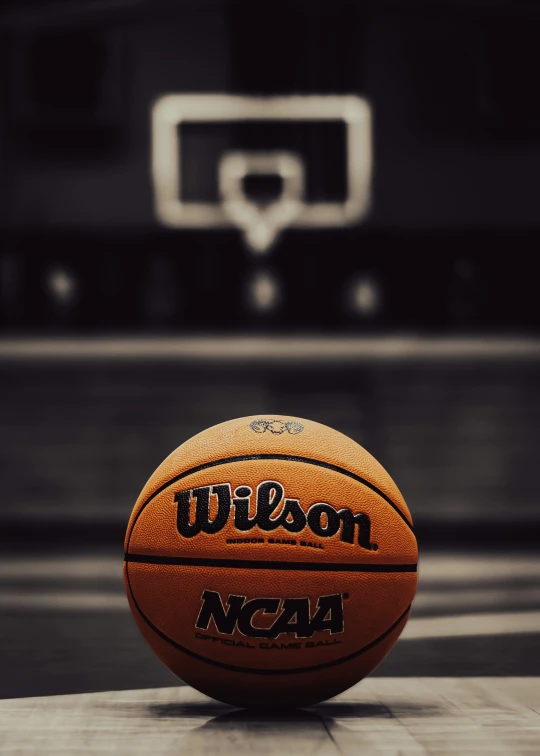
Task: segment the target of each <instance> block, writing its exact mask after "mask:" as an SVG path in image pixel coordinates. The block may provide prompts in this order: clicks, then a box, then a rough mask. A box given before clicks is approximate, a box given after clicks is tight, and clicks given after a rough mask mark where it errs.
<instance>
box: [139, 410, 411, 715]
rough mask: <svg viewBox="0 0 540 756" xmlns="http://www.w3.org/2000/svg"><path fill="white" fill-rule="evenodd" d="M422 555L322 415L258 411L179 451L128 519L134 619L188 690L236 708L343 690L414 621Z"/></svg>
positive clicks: (395, 502) (405, 513)
mask: <svg viewBox="0 0 540 756" xmlns="http://www.w3.org/2000/svg"><path fill="white" fill-rule="evenodd" d="M417 558H418V550H417V545H416V539H415V537H414V534H413V528H412V520H411V515H410V513H409V510H408V508H407V505H406V504H405V501H404V500H403V497H402V496H401V494H400V492H399V490H398V488H397V486H396V484H395V483H394V482H393V480H392V479H391V478H390V476H389V475H388V473H387V472H386V471H385V470H384V469H383V467H382V466H381V465H380V464H379V463H378V462H377V461H376V460H375V459H374V458H373V457H372V456H371V455H370V454H369V453H368V452H367V451H366V450H365V449H363V448H362V447H361V446H359V445H358V444H357V443H355V442H354V441H352V440H351V439H350V438H348V437H347V436H344V435H343V434H342V433H339V432H337V431H335V430H332V429H331V428H328V427H326V426H324V425H321V424H319V423H316V422H312V421H310V420H304V419H301V418H295V417H288V416H282V415H272V416H266V415H261V416H259V415H257V416H253V417H243V418H239V419H236V420H231V421H229V422H226V423H221V424H220V425H216V426H214V427H213V428H209V429H208V430H205V431H203V432H202V433H199V434H198V435H196V436H194V437H193V438H191V439H189V440H188V441H186V443H184V444H182V445H181V446H180V447H178V449H176V450H175V451H174V452H173V453H172V454H171V455H170V456H169V457H167V459H166V460H165V461H164V462H163V463H162V464H161V465H160V466H159V467H158V469H157V470H156V471H155V472H154V474H153V475H152V476H151V478H150V480H149V481H148V482H147V484H146V485H145V487H144V489H143V491H142V493H141V495H140V496H139V499H138V501H137V503H136V504H135V508H134V509H133V513H132V515H131V518H130V521H129V525H128V529H127V533H126V539H125V561H124V577H125V584H126V591H127V595H128V599H129V603H130V606H131V609H132V612H133V615H134V617H135V620H136V621H137V624H138V626H139V628H140V630H141V632H142V634H143V636H144V637H145V639H146V640H147V642H148V643H149V645H150V646H151V647H152V649H153V650H154V652H155V653H156V654H157V656H158V657H159V658H160V659H161V660H162V661H163V662H164V663H165V664H166V665H167V667H169V669H171V670H172V671H173V672H174V673H175V674H176V675H178V677H180V678H181V679H182V680H183V681H184V682H186V683H187V684H189V685H191V686H192V687H194V688H196V689H197V690H199V691H201V692H203V693H206V694H207V695H209V696H212V697H213V698H217V699H219V700H221V701H224V702H226V703H230V704H234V705H237V706H289V705H290V706H305V705H309V704H313V703H316V702H319V701H322V700H324V699H327V698H331V697H332V696H335V695H337V694H338V693H340V692H342V691H343V690H346V689H347V688H349V687H350V686H352V685H354V684H355V683H356V682H358V681H359V680H361V679H362V678H363V677H365V676H366V675H367V674H369V673H370V672H371V671H372V670H373V669H374V667H376V666H377V664H379V662H380V661H381V660H382V659H383V658H384V657H385V656H386V654H387V653H388V651H389V650H390V649H391V648H392V646H393V645H394V643H395V642H396V640H397V638H398V636H399V635H400V633H401V631H402V630H403V627H404V626H405V623H406V622H407V619H408V616H409V612H410V608H411V602H412V600H413V598H414V595H415V591H416V582H417Z"/></svg>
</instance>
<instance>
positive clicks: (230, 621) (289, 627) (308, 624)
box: [195, 591, 347, 638]
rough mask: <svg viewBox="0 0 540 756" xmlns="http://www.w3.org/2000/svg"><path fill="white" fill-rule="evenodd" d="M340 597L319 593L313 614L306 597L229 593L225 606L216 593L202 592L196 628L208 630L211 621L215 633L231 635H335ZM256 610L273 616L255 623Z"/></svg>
mask: <svg viewBox="0 0 540 756" xmlns="http://www.w3.org/2000/svg"><path fill="white" fill-rule="evenodd" d="M346 597H347V595H346V594H345V598H346ZM343 598H344V595H343V594H341V593H335V594H333V595H332V596H320V597H319V598H318V599H317V605H316V607H315V610H314V612H313V613H312V612H311V607H310V601H309V598H285V599H283V598H281V599H280V598H255V599H251V600H250V601H246V597H245V596H235V595H234V594H230V596H229V598H228V599H227V607H225V606H224V605H223V602H222V600H221V596H220V595H219V593H217V592H215V591H204V593H203V595H202V596H201V599H202V602H203V603H202V606H201V610H200V612H199V616H198V617H197V621H196V623H195V627H197V628H198V629H199V630H208V627H209V625H210V621H211V620H212V621H213V622H214V625H215V627H216V630H217V631H218V633H221V634H223V635H232V634H233V633H234V631H235V630H238V631H239V632H240V633H242V635H245V636H247V637H248V638H277V637H278V636H279V635H282V634H283V633H294V635H295V636H296V637H297V638H311V637H312V636H313V635H314V634H315V633H320V632H324V631H327V632H329V633H330V634H332V635H334V634H335V633H342V632H343ZM259 612H261V613H262V614H263V615H265V616H268V615H274V616H275V619H274V620H273V621H272V624H271V625H270V626H269V627H260V626H259V625H258V624H256V621H257V614H258V613H259ZM259 621H260V620H259Z"/></svg>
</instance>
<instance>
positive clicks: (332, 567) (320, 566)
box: [124, 554, 417, 572]
mask: <svg viewBox="0 0 540 756" xmlns="http://www.w3.org/2000/svg"><path fill="white" fill-rule="evenodd" d="M124 561H125V562H136V563H137V564H170V565H181V566H185V567H225V568H227V569H229V568H232V569H246V570H291V571H302V570H305V571H306V572H416V571H417V565H416V564H362V563H359V564H354V563H350V562H342V563H340V562H272V561H270V560H266V561H263V560H257V559H202V558H199V557H173V556H157V555H154V554H125V555H124Z"/></svg>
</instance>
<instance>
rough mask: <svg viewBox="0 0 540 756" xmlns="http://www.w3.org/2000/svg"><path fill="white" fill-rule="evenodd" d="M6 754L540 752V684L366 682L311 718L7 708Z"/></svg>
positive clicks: (140, 699)
mask: <svg viewBox="0 0 540 756" xmlns="http://www.w3.org/2000/svg"><path fill="white" fill-rule="evenodd" d="M0 744H1V745H0V752H1V753H17V754H35V753H39V754H57V755H58V756H61V755H62V754H75V753H85V754H105V753H115V754H126V756H136V755H137V754H141V755H142V754H149V753H151V754H153V756H159V755H160V754H175V756H180V755H181V754H189V756H197V755H198V754H208V753H212V754H224V755H225V754H235V756H243V755H244V754H245V755H246V756H247V754H255V753H256V754H258V756H264V755H265V754H295V755H296V754H298V756H301V755H302V754H317V756H333V755H337V754H341V755H342V756H348V755H349V754H350V755H351V756H353V754H354V756H371V755H372V754H373V756H378V755H379V754H384V756H420V755H421V754H436V756H447V755H448V756H449V755H450V754H460V756H463V755H464V754H480V753H482V754H486V755H487V754H489V755H490V756H496V755H498V754H504V755H505V756H518V755H520V754H524V755H525V754H527V755H531V754H538V753H539V752H540V678H538V677H528V678H523V677H509V678H498V679H494V678H485V677H476V678H475V677H470V678H460V679H456V678H447V677H444V678H438V679H437V678H426V677H417V678H368V679H366V680H364V681H363V682H361V683H359V684H358V685H356V686H355V687H354V688H352V689H351V690H349V691H347V692H346V693H343V694H342V695H340V696H338V697H337V698H334V699H332V700H331V701H327V702H326V703H322V704H319V705H318V706H314V707H310V708H308V709H302V710H296V711H291V712H270V713H253V712H248V711H246V710H242V709H234V708H232V707H229V706H226V705H225V704H220V703H218V702H217V701H213V700H211V699H209V698H206V697H205V696H203V695H202V694H199V693H197V692H196V691H194V690H192V689H191V688H185V687H184V688H158V689H153V690H134V691H122V692H120V691H116V692H106V693H84V694H79V695H69V696H52V697H46V698H25V699H8V700H4V701H2V702H0Z"/></svg>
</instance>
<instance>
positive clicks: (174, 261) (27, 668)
mask: <svg viewBox="0 0 540 756" xmlns="http://www.w3.org/2000/svg"><path fill="white" fill-rule="evenodd" d="M539 36H540V9H539V8H538V6H537V5H536V4H533V3H527V2H520V3H516V2H513V3H510V2H501V1H500V0H497V1H495V0H493V1H492V2H489V1H488V0H483V1H482V2H480V1H479V0H452V1H450V0H449V1H448V2H439V3H437V7H436V8H435V7H434V6H433V4H431V3H426V2H421V1H420V0H418V1H417V2H413V1H412V0H411V2H407V3H402V2H400V3H397V2H386V1H385V0H378V2H376V3H375V2H372V3H369V2H366V3H360V2H351V0H334V2H331V3H329V2H321V1H320V0H310V2H307V0H288V1H287V2H281V0H275V2H273V3H272V4H270V5H265V6H261V5H260V4H257V3H249V2H244V1H243V0H178V1H176V2H173V0H153V2H150V0H116V1H114V0H110V1H109V0H69V2H68V0H51V1H49V0H41V1H40V2H37V0H4V2H3V4H2V9H1V10H0V102H1V107H0V329H1V331H0V381H1V387H2V388H1V391H0V416H1V418H2V422H1V432H2V441H1V445H0V472H1V479H2V486H1V499H0V547H1V551H0V610H1V611H0V615H1V620H0V666H1V667H2V669H3V672H4V674H3V676H2V679H0V695H1V696H4V697H15V696H28V695H48V694H54V693H69V692H80V691H83V690H108V689H111V688H114V689H118V688H131V687H152V686H157V685H174V684H176V682H175V678H173V676H172V675H170V674H169V673H168V671H167V670H166V669H165V668H164V667H162V666H161V664H160V662H158V661H157V659H155V658H154V657H153V655H152V652H151V651H150V650H149V649H148V648H147V647H146V646H145V644H144V642H143V641H142V639H141V638H139V635H138V631H137V630H136V628H135V623H134V622H133V620H132V618H131V616H130V614H129V610H128V608H127V603H126V601H125V598H124V595H123V588H122V583H121V562H122V539H123V534H124V530H125V526H126V523H127V518H128V516H129V513H130V511H131V508H132V506H133V503H134V501H135V499H136V497H137V496H138V493H139V491H140V489H141V488H142V486H143V484H144V482H145V481H146V479H147V478H148V477H149V475H150V474H151V472H152V471H153V470H154V469H155V467H156V466H157V465H158V464H159V463H160V462H161V461H162V459H163V458H164V457H165V456H166V455H167V454H169V453H170V451H171V450H172V449H173V448H175V447H176V446H178V445H179V444H180V443H182V442H183V441H184V440H186V439H187V438H188V437H190V436H191V435H193V434H194V433H197V432H199V431H200V430H202V429H204V428H206V427H208V426H210V425H213V424H215V423H218V422H221V421H224V420H227V419H230V418H232V417H235V416H242V415H250V414H258V413H265V414H268V413H272V412H276V413H284V414H289V413H290V414H292V415H295V416H300V417H308V418H311V419H313V420H317V421H319V422H322V423H325V424H327V425H330V426H333V427H335V428H337V429H338V430H340V431H342V432H344V433H346V434H347V435H350V436H351V437H352V438H354V439H356V440H357V441H358V442H359V443H361V444H362V445H364V446H365V447H366V448H367V449H368V450H369V451H370V452H371V453H373V454H374V455H375V456H376V457H377V458H378V459H379V460H380V461H381V462H382V464H383V465H384V466H385V467H386V468H387V469H388V470H389V471H390V473H391V475H392V476H393V477H394V478H395V480H396V481H397V483H398V485H399V486H400V488H401V490H402V491H403V494H404V496H405V499H406V500H407V502H408V503H409V506H410V509H411V511H412V514H413V517H414V520H415V524H416V525H417V532H418V536H419V541H420V547H421V553H422V554H423V560H422V562H421V571H420V586H421V587H420V592H419V596H418V599H417V601H416V603H415V612H414V613H413V617H412V619H411V621H410V623H409V625H408V628H407V631H406V633H405V634H404V637H403V640H402V641H401V642H400V643H399V644H398V646H397V647H396V649H395V650H394V651H393V652H392V654H391V655H390V657H389V658H388V659H387V660H386V661H385V662H384V663H383V664H382V665H381V666H380V667H379V668H378V670H377V671H376V672H375V674H388V675H417V674H425V675H430V674H433V675H438V674H447V675H448V674H452V675H456V674H458V675H459V674H461V675H474V674H483V675H490V674H493V675H505V674H511V675H514V674H525V675H527V674H539V673H540V657H539V656H538V654H537V653H536V654H535V653H534V649H535V648H536V649H537V647H538V640H539V635H540V611H539V610H538V606H539V601H540V589H539V588H538V577H539V574H540V563H539V560H538V545H537V544H538V538H539V536H540V502H539V500H538V491H537V480H536V472H537V467H536V465H537V464H538V461H537V460H538V448H539V445H540V430H539V428H540V426H539V418H540V333H539V331H540V307H539V294H538V291H539V285H538V275H537V256H538V245H539V242H540V223H539V222H538V218H539V209H538V201H539V196H540V191H539V189H540V187H539V182H540V178H539V177H540V100H539V98H538V96H537V91H536V90H537V77H538V71H539V67H540V47H539V46H538V38H539ZM169 95H175V96H181V98H180V100H179V101H178V102H179V103H180V106H181V107H180V110H182V108H186V107H188V105H189V107H191V105H190V104H192V103H196V105H197V107H198V108H199V109H202V111H204V108H205V103H208V102H210V101H212V102H215V100H212V97H215V96H216V95H228V96H229V99H230V102H237V100H234V97H240V98H241V100H242V103H243V106H245V107H247V108H248V110H249V109H250V108H251V111H250V112H252V111H253V108H255V113H257V112H258V111H257V107H260V108H261V117H260V119H258V118H257V117H254V116H253V115H251V116H250V117H249V118H250V119H251V120H250V121H249V122H248V121H246V120H245V118H243V116H242V113H241V112H240V114H239V115H238V114H237V116H236V117H235V116H234V115H231V114H230V113H229V114H228V115H225V114H224V115H223V118H220V117H219V115H218V116H217V117H215V118H213V119H211V120H210V121H209V120H205V118H204V117H203V116H201V117H200V118H199V120H198V117H197V115H196V114H195V115H194V116H191V117H189V118H187V119H182V114H181V113H180V115H178V116H177V117H176V120H173V121H171V123H170V124H169V127H170V128H169V132H168V133H169V136H170V135H172V137H171V139H172V141H171V142H170V143H169V142H167V141H166V140H165V138H164V137H163V138H162V136H161V135H162V131H160V128H159V125H160V124H159V123H158V121H156V118H157V119H158V120H159V112H158V109H157V105H158V104H159V103H160V102H162V101H163V98H164V97H166V96H169ZM187 95H192V96H195V95H196V96H197V97H196V98H195V99H191V98H190V97H187ZM329 95H332V96H333V97H338V98H341V100H340V101H342V102H344V103H346V102H349V101H350V100H349V99H347V98H357V99H356V100H355V102H359V103H361V104H362V107H363V108H364V112H365V113H366V114H367V115H366V118H365V119H364V121H362V125H361V127H360V131H359V134H357V136H358V141H357V142H354V140H352V141H351V140H350V139H349V137H348V131H347V129H348V124H347V117H343V118H340V117H332V118H330V117H327V116H325V111H324V107H323V109H322V111H320V109H319V111H320V114H321V115H320V118H319V117H318V116H315V117H308V118H305V117H304V114H303V112H300V111H299V112H298V114H297V116H298V117H296V116H295V117H294V118H293V117H287V118H285V119H283V118H280V116H279V108H278V109H277V111H276V110H275V111H273V112H274V115H273V117H272V118H267V115H266V110H264V113H263V106H262V105H260V103H261V102H263V101H264V102H268V103H271V102H272V101H273V100H272V98H275V97H279V98H282V99H283V98H285V99H287V101H290V99H291V98H301V99H302V98H303V99H302V101H303V102H304V103H306V102H308V101H309V98H316V99H317V101H319V99H320V98H321V97H323V96H329ZM201 98H202V99H201ZM227 101H229V100H227ZM219 102H221V100H219ZM257 103H259V106H258V105H257ZM189 107H188V110H189ZM264 107H266V106H264ZM306 107H307V106H306ZM195 109H197V108H195ZM308 110H309V108H308ZM345 110H346V108H345ZM156 113H157V115H156ZM276 113H278V115H276ZM368 116H369V117H368ZM349 126H350V124H349ZM276 151H279V152H281V153H283V152H285V153H286V154H287V155H289V156H291V155H292V156H294V157H295V158H296V159H297V161H299V162H300V163H301V165H302V167H303V178H304V182H303V189H304V191H303V193H302V194H301V196H300V195H299V196H298V197H297V198H296V199H297V200H298V201H299V202H301V203H302V207H306V206H309V207H313V206H315V207H317V205H319V206H320V205H321V203H332V204H333V205H335V206H338V207H345V206H346V205H347V201H348V199H349V196H350V194H351V189H352V184H351V182H353V183H354V181H356V180H357V179H358V180H359V183H360V184H361V188H360V193H361V196H360V197H359V204H358V207H357V209H356V211H354V212H352V213H350V214H349V216H347V217H345V216H346V214H345V215H344V216H343V217H342V218H341V221H339V222H328V223H323V222H320V223H319V224H318V225H317V222H315V223H312V224H311V225H310V224H309V223H302V222H301V217H302V216H301V214H300V215H298V216H295V217H292V216H291V219H290V220H289V222H287V223H286V224H285V228H283V229H282V231H281V232H280V233H277V232H276V234H275V238H273V239H272V240H271V243H269V244H268V245H266V247H265V248H264V249H260V248H259V249H254V247H253V245H251V246H250V243H249V238H248V235H247V234H246V230H245V228H244V229H240V228H238V223H237V222H236V221H235V220H234V219H233V216H232V215H230V214H228V213H227V211H226V207H225V200H226V199H227V197H226V196H224V194H223V186H222V185H220V169H221V168H222V167H223V162H222V160H223V157H224V156H227V155H231V153H236V154H238V152H241V153H242V154H243V155H244V156H245V155H247V156H248V157H249V155H253V154H255V153H256V154H258V155H259V156H260V155H261V154H264V155H266V156H268V155H270V156H271V155H275V154H276ZM351 155H355V156H356V159H353V158H352V157H351ZM287 182H288V179H287V176H286V175H284V174H280V173H279V171H277V170H271V169H269V170H267V171H266V172H265V171H257V170H251V171H250V170H249V166H248V169H246V170H245V171H244V174H242V175H241V176H240V179H239V181H238V183H237V189H239V192H240V195H241V197H240V201H241V208H240V209H241V210H243V211H246V210H250V208H251V211H252V214H253V208H254V207H255V216H256V218H259V221H260V222H261V223H262V222H263V221H264V219H265V218H268V217H269V216H268V210H269V208H271V207H272V203H275V204H277V206H278V208H279V207H280V206H281V205H280V202H282V200H283V198H284V197H285V195H286V192H287V187H288V183H287ZM171 187H172V189H171ZM170 191H172V194H173V195H174V197H173V199H172V200H171V202H172V205H174V207H173V211H172V212H168V213H167V212H164V211H163V207H164V206H163V202H162V197H163V194H164V193H165V194H167V192H169V193H170ZM170 199H171V198H170V197H169V200H170ZM175 203H176V204H175ZM179 203H180V204H182V203H183V204H184V207H185V206H187V205H191V206H193V205H195V206H199V207H200V206H201V205H204V207H206V208H208V207H210V208H213V209H211V214H212V213H213V215H212V217H211V218H210V217H209V218H207V217H206V216H205V215H204V213H202V215H201V217H200V218H198V219H197V218H196V219H195V221H193V220H191V221H190V220H189V218H186V217H185V215H182V212H181V208H180V212H178V204H179ZM175 208H176V210H175ZM257 213H258V214H259V215H257ZM188 215H189V213H188ZM259 216H260V217H259ZM317 217H319V219H320V218H322V215H319V216H317ZM261 219H262V220H261ZM259 221H257V220H256V221H254V222H253V223H254V224H255V226H256V225H257V222H259Z"/></svg>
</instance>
